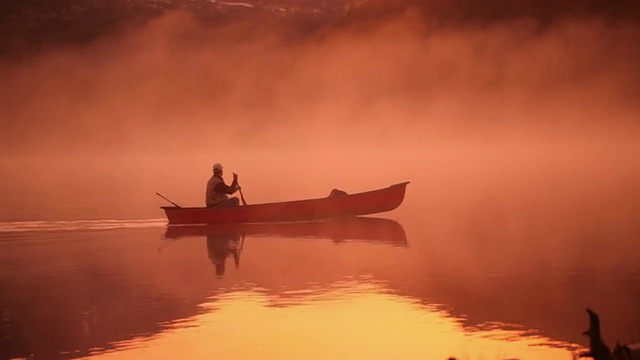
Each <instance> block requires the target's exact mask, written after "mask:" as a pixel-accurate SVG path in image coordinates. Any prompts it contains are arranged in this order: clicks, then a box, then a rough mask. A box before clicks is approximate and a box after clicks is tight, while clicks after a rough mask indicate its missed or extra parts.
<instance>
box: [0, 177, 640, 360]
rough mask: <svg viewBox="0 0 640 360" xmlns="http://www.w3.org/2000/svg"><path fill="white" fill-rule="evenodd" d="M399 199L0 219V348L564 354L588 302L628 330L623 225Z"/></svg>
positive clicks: (612, 334)
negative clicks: (375, 205) (263, 215)
mask: <svg viewBox="0 0 640 360" xmlns="http://www.w3.org/2000/svg"><path fill="white" fill-rule="evenodd" d="M409 194H410V190H409ZM407 207H408V209H406V210H404V211H403V208H402V207H401V208H400V209H398V210H396V211H395V212H392V213H389V214H386V215H387V217H386V218H385V217H382V216H381V217H378V218H373V219H371V218H364V219H353V220H349V221H342V222H337V223H336V222H331V223H321V224H307V225H304V224H296V225H283V224H280V225H266V226H257V225H256V226H245V227H241V228H235V229H234V230H232V231H228V229H225V230H224V231H220V230H216V229H215V228H213V229H212V228H207V227H198V226H192V227H180V228H173V227H169V228H167V227H166V226H165V222H164V220H163V219H149V220H109V221H100V220H93V221H50V222H5V223H2V227H1V228H0V283H1V284H2V287H1V288H0V314H1V326H0V333H1V336H0V349H1V351H0V357H1V358H32V359H65V358H84V357H88V358H95V359H102V358H113V359H174V358H190V359H207V358H213V357H218V358H220V357H222V358H229V359H266V358H270V359H300V358H305V359H338V358H339V359H356V358H357V359H362V358H364V359H409V358H420V359H447V358H448V357H451V356H453V357H456V358H458V359H571V358H572V356H573V354H574V353H575V351H576V350H578V349H581V348H583V347H584V346H586V345H587V344H588V342H587V339H586V338H585V337H584V336H582V335H580V333H581V332H582V331H584V330H585V329H586V328H587V326H588V318H587V315H586V312H585V308H586V307H587V306H590V307H592V308H594V309H595V310H596V311H598V312H599V313H600V315H601V317H602V323H603V336H604V337H605V340H608V342H609V343H610V344H611V345H613V344H614V343H615V340H620V341H623V342H632V341H633V340H634V339H633V337H634V336H635V340H637V339H638V335H639V334H640V307H639V306H638V304H640V292H639V291H638V290H639V289H640V286H639V285H640V264H639V263H638V262H637V261H634V260H635V259H637V255H638V251H639V250H638V244H637V234H638V232H637V228H635V229H633V228H632V231H627V232H621V231H620V229H610V230H611V231H610V233H606V232H604V231H605V230H606V229H605V228H603V227H599V226H598V225H592V226H591V227H588V228H586V229H585V228H570V229H567V228H566V227H565V228H563V230H562V231H558V230H553V228H552V227H550V226H549V225H548V226H547V227H546V229H541V228H539V227H533V226H532V227H531V228H529V231H528V232H526V233H523V232H518V234H520V235H519V236H518V237H515V236H513V235H514V234H515V232H514V231H513V229H511V230H510V231H508V227H504V226H495V222H494V221H495V219H494V218H493V217H491V216H489V217H488V216H486V215H484V216H480V215H478V216H475V217H465V216H462V217H461V216H458V217H457V218H456V219H457V221H456V224H457V226H455V227H453V226H449V225H448V224H447V222H446V218H447V217H448V215H441V216H440V217H439V218H437V217H436V218H435V219H432V220H430V221H424V220H423V221H418V220H417V219H418V217H417V216H416V215H417V214H418V213H417V212H414V211H412V210H413V209H411V202H409V205H407ZM486 221H490V223H491V224H494V225H493V226H491V227H489V226H484V225H486V223H485V222H486ZM604 238H607V239H608V241H602V239H604Z"/></svg>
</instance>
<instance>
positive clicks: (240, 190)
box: [233, 173, 247, 206]
mask: <svg viewBox="0 0 640 360" xmlns="http://www.w3.org/2000/svg"><path fill="white" fill-rule="evenodd" d="M233 178H234V180H235V181H236V185H238V191H239V192H240V200H242V205H244V206H247V202H246V201H244V195H243V194H242V188H241V187H240V184H239V183H238V174H236V173H233Z"/></svg>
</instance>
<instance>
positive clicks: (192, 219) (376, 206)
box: [161, 182, 409, 225]
mask: <svg viewBox="0 0 640 360" xmlns="http://www.w3.org/2000/svg"><path fill="white" fill-rule="evenodd" d="M407 184H409V182H403V183H399V184H395V185H391V186H389V187H386V188H384V189H378V190H373V191H367V192H362V193H357V194H349V195H343V196H335V197H326V198H319V199H309V200H296V201H287V202H277V203H267V204H255V205H246V206H236V207H228V208H206V207H177V206H162V207H161V208H162V209H163V210H164V212H165V214H166V215H167V219H168V220H169V224H170V225H178V224H222V223H265V222H294V221H315V220H323V219H332V218H342V217H349V216H358V215H369V214H376V213H381V212H385V211H391V210H393V209H395V208H397V207H398V206H400V204H402V201H403V200H404V194H405V190H406V188H407Z"/></svg>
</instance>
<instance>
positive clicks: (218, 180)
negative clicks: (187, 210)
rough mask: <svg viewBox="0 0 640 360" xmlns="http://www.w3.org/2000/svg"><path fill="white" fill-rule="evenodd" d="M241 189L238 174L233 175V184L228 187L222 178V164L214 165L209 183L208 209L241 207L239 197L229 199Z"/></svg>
mask: <svg viewBox="0 0 640 360" xmlns="http://www.w3.org/2000/svg"><path fill="white" fill-rule="evenodd" d="M239 189H240V186H238V174H233V182H232V183H231V185H227V184H225V182H224V179H223V178H222V164H215V165H213V176H211V179H209V181H208V182H207V196H206V204H207V207H230V206H238V205H240V200H239V199H238V198H237V197H229V195H231V194H233V193H235V192H236V191H238V190H239Z"/></svg>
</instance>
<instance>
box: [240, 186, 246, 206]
mask: <svg viewBox="0 0 640 360" xmlns="http://www.w3.org/2000/svg"><path fill="white" fill-rule="evenodd" d="M238 191H239V192H240V200H242V205H244V206H247V202H246V201H244V195H242V188H241V187H240V184H238Z"/></svg>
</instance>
